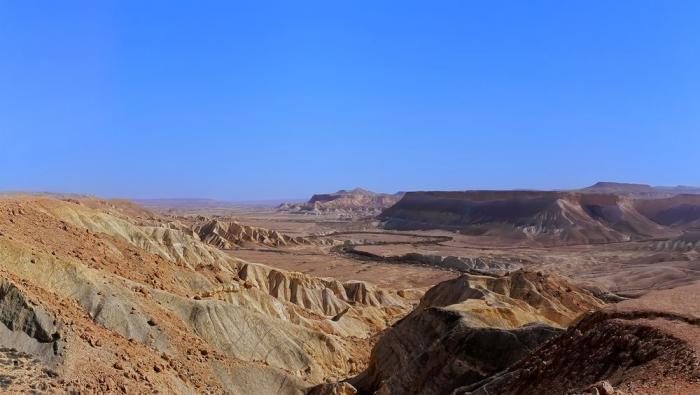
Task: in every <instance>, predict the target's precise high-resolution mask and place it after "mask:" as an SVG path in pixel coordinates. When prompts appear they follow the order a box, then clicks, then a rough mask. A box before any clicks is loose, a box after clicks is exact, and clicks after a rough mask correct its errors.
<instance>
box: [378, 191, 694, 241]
mask: <svg viewBox="0 0 700 395" xmlns="http://www.w3.org/2000/svg"><path fill="white" fill-rule="evenodd" d="M379 218H380V219H382V220H383V221H384V223H385V227H386V228H388V229H402V230H406V229H447V230H454V231H459V232H462V233H466V234H473V235H491V236H496V237H498V238H499V239H501V240H509V241H510V242H518V241H521V242H526V241H536V242H540V243H544V244H562V243H564V244H589V243H609V242H621V241H629V240H646V239H667V238H673V237H677V236H679V235H680V234H681V233H682V229H684V228H687V227H691V226H695V225H696V224H697V223H698V222H697V221H699V220H700V195H680V196H676V197H672V198H660V199H633V198H629V197H626V196H622V195H616V194H598V193H573V192H547V191H466V192H409V193H407V194H406V195H405V196H404V197H403V198H402V199H401V200H400V201H399V202H398V203H397V204H395V205H394V206H392V207H390V208H388V209H386V210H384V211H383V212H382V214H381V215H380V217H379Z"/></svg>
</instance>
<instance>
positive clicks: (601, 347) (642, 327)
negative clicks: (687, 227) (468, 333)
mask: <svg viewBox="0 0 700 395" xmlns="http://www.w3.org/2000/svg"><path fill="white" fill-rule="evenodd" d="M699 291H700V288H699V286H698V284H694V285H691V286H686V287H680V288H676V289H673V290H664V291H657V292H652V293H649V294H647V295H645V296H643V297H641V298H639V299H636V300H635V299H633V300H627V301H623V302H620V303H617V304H615V305H611V306H609V307H607V308H605V309H603V310H602V311H599V312H595V313H592V314H589V315H587V316H586V317H584V318H583V319H582V320H580V321H579V322H578V323H577V324H576V325H574V326H572V327H571V328H569V330H567V331H566V332H565V333H564V334H562V335H561V336H558V337H556V338H553V339H552V340H550V341H549V342H547V343H546V344H545V345H544V346H543V347H542V348H540V349H539V350H537V351H536V352H534V353H533V354H531V355H529V356H528V357H526V358H524V359H522V360H521V361H519V362H518V363H516V364H514V365H513V366H511V367H510V368H509V369H507V370H506V371H505V372H502V373H500V374H498V375H496V376H494V377H492V378H489V379H487V380H485V381H483V382H480V383H477V384H475V385H471V386H464V387H462V388H458V389H456V390H455V391H454V392H453V393H454V394H472V395H486V394H504V395H510V394H524V395H527V394H542V393H548V394H565V393H581V394H583V393H586V394H594V393H598V394H600V393H610V394H697V393H699V392H700V380H698V366H699V365H700V363H699V361H698V347H699V346H700V327H699V326H698V325H699V324H700V310H699V309H698V306H697V303H696V302H695V298H694V297H692V296H693V295H698V292H699ZM603 390H604V391H605V392H603ZM595 391H597V392H595Z"/></svg>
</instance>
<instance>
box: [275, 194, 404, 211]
mask: <svg viewBox="0 0 700 395" xmlns="http://www.w3.org/2000/svg"><path fill="white" fill-rule="evenodd" d="M402 195H403V193H401V192H399V193H396V194H386V193H375V192H372V191H368V190H365V189H362V188H355V189H352V190H340V191H338V192H334V193H327V194H316V195H313V196H312V197H311V199H309V200H308V201H307V202H305V203H285V204H282V205H280V207H279V209H280V210H282V211H292V212H300V213H305V212H314V213H334V212H335V213H364V214H378V213H379V212H380V211H381V210H382V209H385V208H387V207H390V206H391V205H393V204H395V203H396V202H397V201H399V199H400V198H401V196H402Z"/></svg>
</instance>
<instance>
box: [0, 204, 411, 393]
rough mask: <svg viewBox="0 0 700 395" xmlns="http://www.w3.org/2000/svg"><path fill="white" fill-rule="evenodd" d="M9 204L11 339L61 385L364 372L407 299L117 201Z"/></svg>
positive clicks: (129, 388)
mask: <svg viewBox="0 0 700 395" xmlns="http://www.w3.org/2000/svg"><path fill="white" fill-rule="evenodd" d="M0 214H1V215H0V261H1V262H2V265H1V268H0V303H1V305H0V312H2V318H3V321H2V322H3V325H0V328H2V331H3V334H4V335H3V336H2V337H1V340H0V342H2V344H0V345H1V346H2V347H5V348H6V349H8V350H14V351H12V352H16V353H18V355H26V356H28V357H27V358H29V359H28V360H31V361H36V365H31V366H36V368H32V369H35V370H37V371H39V370H41V371H44V372H46V373H45V374H44V376H45V377H44V378H42V379H41V380H43V381H45V382H46V383H45V385H47V386H49V387H50V388H52V391H55V392H62V391H69V390H71V389H82V390H86V389H90V390H93V391H97V392H109V391H123V392H129V393H145V392H151V391H160V392H167V393H202V392H211V393H253V392H255V393H276V392H279V393H303V392H305V391H306V390H307V389H308V388H311V387H313V386H314V385H316V384H318V383H319V382H321V381H322V380H324V379H325V378H327V377H345V376H348V375H350V374H352V373H353V372H359V371H360V369H362V368H363V365H362V363H363V362H362V361H363V357H362V356H363V355H367V353H368V351H369V347H370V345H371V344H370V343H371V339H370V338H371V336H372V334H374V333H376V332H377V331H378V330H380V329H382V328H384V327H385V326H386V325H387V324H390V323H391V322H392V321H393V320H394V319H395V318H396V317H399V316H401V315H403V314H405V312H407V311H408V309H409V308H410V304H409V302H408V301H407V300H405V299H404V298H402V297H400V296H399V295H398V294H396V293H395V292H390V291H386V290H382V289H377V288H376V287H374V286H372V285H370V284H367V283H362V282H346V283H341V282H339V281H335V280H333V279H321V278H315V277H310V276H305V275H301V274H298V273H291V272H286V271H282V270H277V269H273V268H271V267H268V266H265V265H261V264H256V263H251V262H245V261H242V260H239V259H236V258H233V257H231V256H229V255H226V254H224V253H223V252H221V251H219V250H218V249H216V248H214V247H212V246H209V245H207V244H205V243H203V242H201V241H200V240H199V239H198V237H196V236H195V233H194V232H193V231H192V230H191V229H189V228H188V227H186V226H183V225H182V224H177V223H170V222H167V221H164V220H162V219H160V218H156V217H155V216H152V215H147V216H140V215H137V213H134V212H130V211H129V210H125V209H124V207H120V206H116V205H115V204H113V203H109V204H107V203H105V202H100V201H95V200H84V199H78V200H71V201H66V200H60V199H53V198H36V197H23V198H9V199H3V200H0ZM140 214H145V213H143V212H141V213H140ZM27 366H29V365H27ZM4 385H5V387H4V388H5V389H7V390H12V391H20V392H21V391H27V390H29V387H27V386H28V385H31V383H29V382H28V381H27V380H24V379H21V378H14V379H13V378H8V382H7V383H5V384H4ZM261 391H262V392H261Z"/></svg>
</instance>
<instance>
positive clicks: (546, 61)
mask: <svg viewBox="0 0 700 395" xmlns="http://www.w3.org/2000/svg"><path fill="white" fill-rule="evenodd" d="M698 18H700V2H697V1H687V2H681V1H664V2H661V1H641V0H639V1H613V2H611V1H527V2H523V1H481V2H476V1H438V2H434V1H432V2H428V1H424V2H413V1H396V2H388V1H366V2H365V1H352V2H341V1H318V2H306V1H294V2H292V1H287V2H271V1H270V2H266V1H262V2H246V3H243V2H234V1H222V2H209V1H203V2H186V1H162V2H161V1H146V2H144V1H114V2H110V1H98V2H95V1H86V2H70V1H63V2H50V1H36V2H35V1H8V0H0V168H1V169H2V170H1V171H0V189H1V190H50V191H63V192H80V193H91V194H96V195H100V196H106V197H146V198H148V197H211V198H219V199H233V200H241V199H245V200H251V199H273V198H291V197H295V198H296V197H305V196H307V195H310V194H312V193H315V192H328V191H333V190H337V189H340V188H351V187H355V186H361V187H365V188H369V189H373V190H379V191H387V192H390V191H397V190H423V189H451V190H458V189H472V188H480V189H482V188H494V189H495V188H570V187H578V186H584V185H587V184H591V183H593V182H595V181H597V180H616V181H628V182H645V183H651V184H656V185H676V184H690V185H700V171H698V170H700V155H699V154H700V24H699V23H697V21H698Z"/></svg>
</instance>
